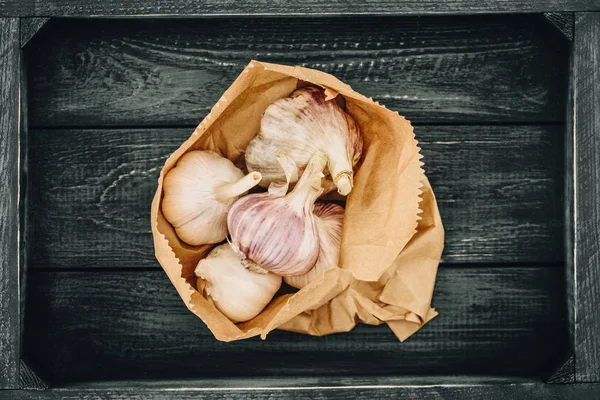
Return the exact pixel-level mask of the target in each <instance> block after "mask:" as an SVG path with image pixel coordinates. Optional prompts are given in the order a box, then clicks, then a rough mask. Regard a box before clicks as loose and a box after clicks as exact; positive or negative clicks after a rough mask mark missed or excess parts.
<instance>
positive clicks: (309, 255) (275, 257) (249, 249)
mask: <svg viewBox="0 0 600 400" xmlns="http://www.w3.org/2000/svg"><path fill="white" fill-rule="evenodd" d="M278 159H279V162H280V164H281V167H282V168H283V170H284V174H285V177H286V183H284V184H278V183H273V184H271V185H270V186H269V191H268V193H260V194H251V195H248V196H245V197H242V198H240V199H239V200H238V201H236V202H235V203H234V204H233V206H231V209H230V210H229V214H228V215H227V227H228V228H229V234H230V235H231V242H230V244H231V246H232V247H233V249H234V250H235V251H236V252H237V253H238V255H239V256H240V257H242V258H243V259H246V260H249V261H252V262H254V263H255V264H256V265H257V266H258V267H260V268H263V269H266V270H267V271H271V272H273V273H276V274H278V275H282V276H294V275H303V274H305V273H306V272H308V270H310V269H311V268H312V267H313V266H314V265H315V262H316V261H317V257H318V255H319V235H318V232H317V227H316V222H315V216H314V214H313V208H314V203H315V201H316V200H317V198H318V197H319V196H320V195H321V193H322V192H323V189H322V188H321V179H322V177H323V173H322V171H323V169H324V168H325V164H326V162H327V159H326V157H325V155H324V154H323V153H322V152H317V153H315V154H314V155H313V156H312V157H311V159H310V161H309V162H308V165H307V166H306V168H305V170H304V173H303V174H302V176H301V177H300V179H299V180H298V183H297V184H296V186H295V187H294V189H293V190H292V191H291V192H290V193H288V194H287V195H286V192H287V189H288V184H289V181H290V179H291V177H293V176H294V175H296V174H297V170H296V166H295V164H294V162H293V161H292V160H291V159H290V158H289V157H287V156H286V155H284V154H281V153H280V154H279V155H278Z"/></svg>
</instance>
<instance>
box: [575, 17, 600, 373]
mask: <svg viewBox="0 0 600 400" xmlns="http://www.w3.org/2000/svg"><path fill="white" fill-rule="evenodd" d="M574 43H575V50H574V51H575V55H574V57H575V58H574V63H575V64H574V78H575V82H574V84H575V88H574V93H575V94H574V96H575V174H576V175H575V277H576V281H575V284H576V287H575V299H576V309H575V313H576V314H575V368H576V370H575V373H576V380H577V382H590V381H591V382H598V381H600V314H599V313H598V310H599V309H600V184H599V182H600V45H599V43H600V13H590V14H577V15H576V18H575V40H574Z"/></svg>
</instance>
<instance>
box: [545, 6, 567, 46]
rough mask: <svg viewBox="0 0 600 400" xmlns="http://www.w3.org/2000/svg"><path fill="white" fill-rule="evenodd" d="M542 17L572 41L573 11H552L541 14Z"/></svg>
mask: <svg viewBox="0 0 600 400" xmlns="http://www.w3.org/2000/svg"><path fill="white" fill-rule="evenodd" d="M543 15H544V18H546V20H547V21H548V22H550V23H551V24H552V26H554V27H555V28H556V30H557V31H559V32H560V33H562V34H563V35H564V37H565V38H567V39H568V40H570V41H573V25H574V22H573V13H571V12H552V13H545V14H543Z"/></svg>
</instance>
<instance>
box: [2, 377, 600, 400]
mask: <svg viewBox="0 0 600 400" xmlns="http://www.w3.org/2000/svg"><path fill="white" fill-rule="evenodd" d="M457 381H458V382H460V380H457ZM7 394H8V395H10V396H14V397H12V398H14V399H15V400H21V399H27V400H54V399H64V400H79V399H81V398H85V399H87V400H124V399H130V400H142V399H143V400H158V399H172V398H177V399H181V400H191V399H205V400H212V399H215V400H217V399H219V400H220V399H223V398H224V396H226V398H227V399H231V400H236V399H240V400H242V399H243V400H266V399H280V398H285V399H307V398H316V399H344V400H346V399H350V398H361V399H373V400H388V399H389V400H396V399H398V398H402V399H409V400H410V399H415V400H420V399H445V400H471V399H473V400H476V399H498V400H500V399H511V400H512V399H514V400H521V399H522V400H531V399H544V400H572V399H594V398H598V397H599V396H600V385H599V384H580V385H545V384H543V383H540V382H535V383H524V384H504V385H475V386H471V385H460V383H459V384H454V385H449V386H444V385H439V386H436V385H430V386H401V387H393V386H392V387H390V386H382V387H381V388H373V387H368V386H367V387H360V386H359V387H352V386H350V387H345V388H339V387H327V386H326V387H317V388H311V387H306V388H287V387H284V388H273V389H263V388H257V389H255V388H247V389H239V390H238V389H235V390H227V389H225V390H223V389H222V388H184V389H181V388H177V387H172V388H169V389H164V390H157V389H148V390H139V389H138V388H137V386H131V387H129V388H116V389H104V388H100V389H51V390H47V391H44V392H32V391H21V392H17V391H9V392H8V393H7Z"/></svg>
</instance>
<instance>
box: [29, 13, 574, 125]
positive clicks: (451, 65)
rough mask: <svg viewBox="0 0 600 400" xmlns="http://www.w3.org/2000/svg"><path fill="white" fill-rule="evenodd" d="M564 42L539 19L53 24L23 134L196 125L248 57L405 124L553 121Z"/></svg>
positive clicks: (36, 66) (560, 97)
mask: <svg viewBox="0 0 600 400" xmlns="http://www.w3.org/2000/svg"><path fill="white" fill-rule="evenodd" d="M73 32H77V35H73ZM560 36H561V35H560V33H558V32H555V29H554V28H553V27H552V26H551V25H550V24H548V23H546V22H545V21H543V20H542V19H541V18H539V17H537V16H510V17H505V16H502V17H500V16H488V17H485V18H482V17H474V16H462V17H452V18H449V17H428V18H390V17H387V18H373V17H360V18H327V19H315V18H291V19H284V18H255V19H248V18H235V19H230V18H228V19H209V20H202V21H201V22H199V21H198V20H193V19H192V20H189V19H180V20H172V21H167V20H110V21H90V20H85V21H76V20H59V21H51V22H50V25H49V26H48V34H47V35H44V36H43V37H40V38H39V39H40V40H37V41H36V42H35V43H32V45H31V46H29V47H28V49H27V50H28V54H29V56H30V62H29V67H30V71H29V73H30V83H31V85H30V88H31V94H30V105H31V107H30V108H31V124H32V127H44V126H46V127H48V126H80V127H98V126H137V127H141V126H181V125H196V124H198V122H199V121H200V120H201V119H202V118H203V117H204V116H205V115H206V114H207V113H208V111H209V110H210V108H211V107H212V106H213V105H214V104H215V103H216V101H217V100H218V99H219V97H220V96H221V94H222V93H223V92H224V90H225V89H226V88H227V87H228V86H229V85H230V84H231V82H233V80H234V79H235V78H236V77H237V75H238V74H239V73H240V72H241V71H242V69H243V68H244V67H245V66H246V65H247V64H248V62H249V61H250V60H251V59H259V60H262V61H271V62H276V63H282V64H290V65H303V66H307V67H311V68H316V69H320V70H324V71H326V72H329V73H332V74H334V75H335V76H337V77H338V78H340V79H342V80H343V81H345V82H347V83H349V84H350V85H352V87H353V88H354V89H355V90H357V91H359V92H361V93H363V94H365V95H368V96H372V97H373V98H374V99H375V100H377V101H379V102H381V103H382V104H385V105H387V106H388V107H390V108H391V109H394V110H396V111H398V112H400V114H402V115H405V116H406V117H407V118H408V119H410V120H411V121H413V122H418V123H435V122H455V123H465V122H471V123H485V124H487V123H491V122H516V121H519V122H563V121H564V106H565V96H564V91H565V88H566V79H565V74H566V71H567V60H568V52H567V50H568V49H567V42H566V41H564V40H561V39H562V38H561V37H560Z"/></svg>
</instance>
